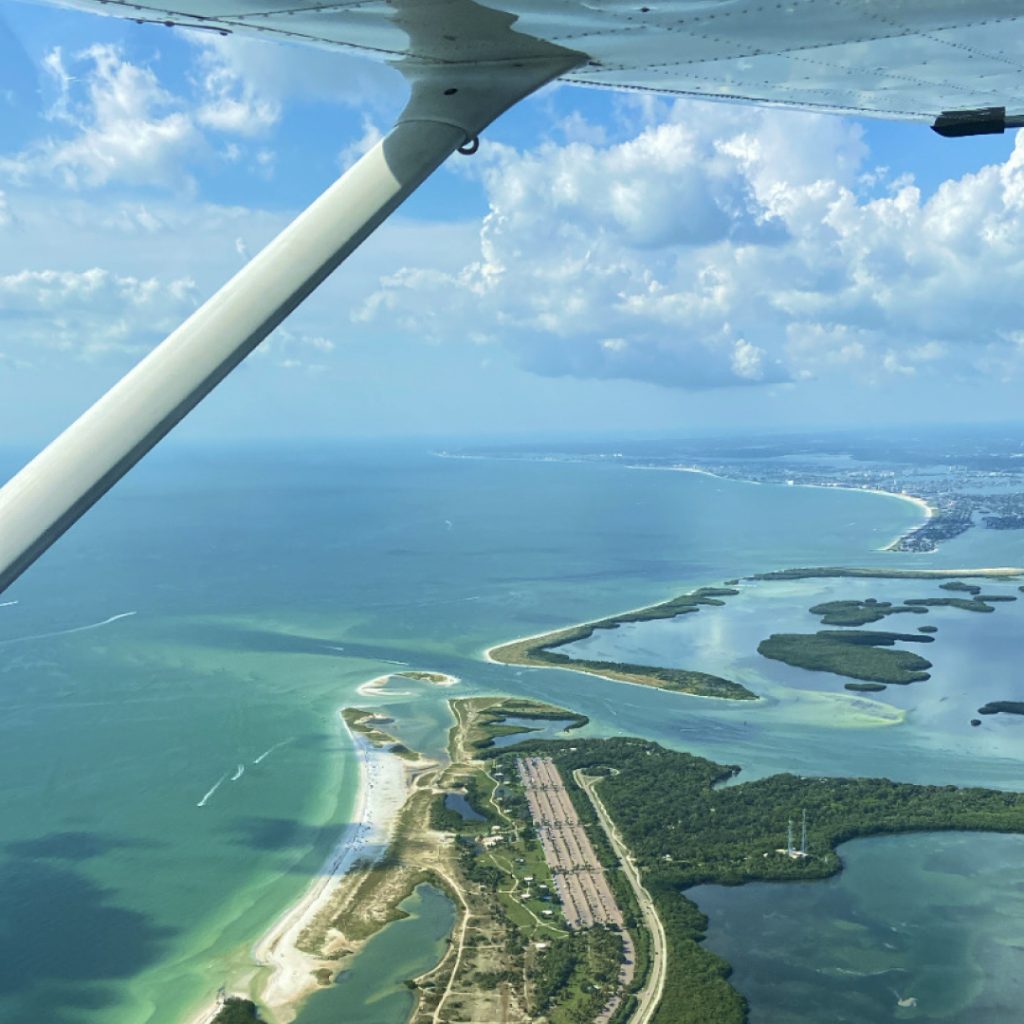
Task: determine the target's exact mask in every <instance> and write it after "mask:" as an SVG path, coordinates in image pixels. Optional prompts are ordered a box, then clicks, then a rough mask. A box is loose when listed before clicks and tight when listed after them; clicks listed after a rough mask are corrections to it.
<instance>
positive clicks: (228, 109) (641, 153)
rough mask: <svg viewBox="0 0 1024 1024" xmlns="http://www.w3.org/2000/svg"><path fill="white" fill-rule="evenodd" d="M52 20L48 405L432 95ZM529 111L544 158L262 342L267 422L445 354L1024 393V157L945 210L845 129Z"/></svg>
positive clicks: (393, 248)
mask: <svg viewBox="0 0 1024 1024" xmlns="http://www.w3.org/2000/svg"><path fill="white" fill-rule="evenodd" d="M29 10H30V9H29V8H26V9H25V11H26V12H27V11H29ZM43 14H44V16H45V19H48V20H47V21H46V22H45V24H46V30H44V29H43V28H42V27H41V26H42V25H43V24H44V22H43V19H41V18H40V17H39V16H38V15H33V14H29V13H25V14H23V15H20V17H21V18H22V19H23V20H22V21H20V22H18V20H17V19H15V23H14V24H13V27H8V29H7V31H6V34H4V33H0V43H2V44H3V46H4V47H6V48H7V49H9V50H11V52H12V54H13V55H14V56H16V57H17V58H18V60H8V61H7V64H6V66H7V67H8V78H9V80H8V81H4V79H3V78H2V77H0V113H3V114H4V116H5V117H7V119H8V120H9V121H10V122H11V124H12V125H14V127H15V129H16V130H14V131H8V132H6V133H5V137H4V138H5V142H4V143H3V144H0V316H2V317H3V321H4V324H5V330H4V332H3V336H2V339H0V392H3V388H4V384H3V379H4V378H6V380H7V384H6V387H7V389H8V391H7V392H4V393H14V391H13V390H12V389H13V388H14V385H12V384H11V381H13V380H15V379H18V380H19V384H18V386H17V392H18V393H19V394H23V395H30V394H31V392H32V390H33V389H34V388H40V389H41V388H44V387H45V385H46V382H47V380H52V378H53V375H54V374H55V373H58V374H66V375H68V376H73V375H75V374H76V372H79V371H76V367H78V368H80V367H83V366H88V367H91V368H92V370H91V371H90V372H91V374H92V376H90V373H85V375H84V378H87V379H89V380H90V381H99V380H100V379H101V378H102V379H103V380H105V381H106V382H108V383H109V381H110V380H112V379H114V378H116V376H118V375H119V374H120V373H122V372H123V371H124V370H125V369H126V368H127V367H128V366H129V365H130V364H131V363H132V362H133V361H134V360H135V359H137V358H138V357H139V356H140V355H141V354H143V353H144V352H145V351H146V350H147V349H148V348H149V347H151V346H152V345H153V344H155V343H156V342H157V341H158V340H159V339H160V338H161V337H162V336H163V335H164V334H165V333H166V332H167V331H168V330H170V329H172V328H173V327H174V326H175V325H176V324H177V323H178V322H180V320H181V319H182V318H183V317H185V316H187V315H188V313H189V312H190V311H191V310H192V309H193V308H195V306H196V305H197V304H198V303H199V302H201V301H202V299H203V298H204V297H205V296H206V295H208V294H210V292H212V291H213V290H214V289H215V288H216V287H217V286H218V285H219V284H220V283H222V282H223V281H224V280H226V279H227V277H229V276H230V274H231V273H232V271H233V270H235V269H236V268H237V267H238V266H240V265H241V263H242V262H244V260H246V259H248V258H249V256H250V255H251V253H252V252H254V251H256V250H258V248H259V247H260V245H262V244H263V243H264V242H265V241H266V240H268V239H269V238H270V237H271V236H272V235H273V233H274V232H275V231H276V230H278V229H279V228H280V227H282V226H283V225H284V223H286V221H287V220H288V219H289V217H290V216H291V215H292V214H293V213H294V212H296V210H297V209H298V207H299V206H300V205H301V203H302V202H303V201H308V199H310V198H312V196H313V194H315V190H309V191H305V192H303V191H302V186H303V185H304V182H302V181H301V179H302V176H303V174H304V173H306V168H305V167H304V166H303V165H309V166H310V167H315V169H316V173H319V174H321V176H322V179H323V180H322V181H321V182H320V186H319V187H322V186H323V185H325V184H326V183H327V182H328V181H329V180H330V176H331V175H332V174H334V173H337V172H338V171H339V170H340V169H342V168H343V167H344V166H345V165H347V164H348V163H350V162H351V161H352V160H353V159H355V158H356V157H357V156H358V154H359V152H361V151H362V150H364V149H365V148H366V147H367V146H369V145H370V144H372V142H373V141H374V140H375V138H377V137H379V132H380V131H381V130H382V129H383V128H384V127H385V126H386V124H387V123H388V119H389V117H390V116H391V114H392V113H393V112H394V111H395V110H397V109H398V107H399V106H400V104H401V101H402V94H403V87H402V85H401V81H400V79H398V78H397V76H396V75H395V74H394V72H392V71H390V70H389V69H387V68H384V67H381V66H379V65H374V64H369V63H365V62H362V61H359V60H355V59H353V58H348V57H339V56H338V55H335V54H329V53H324V52H320V51H315V50H300V49H292V48H290V47H281V46H268V45H260V44H259V43H254V42H249V41H240V40H236V39H220V38H217V39H215V40H212V41H211V40H209V39H205V38H203V39H193V38H191V37H188V36H184V35H182V34H179V33H174V34H171V33H166V34H164V35H163V36H157V35H156V34H155V33H153V32H151V31H150V32H147V33H145V34H144V35H138V34H136V35H132V34H130V29H126V28H124V27H121V26H120V24H119V27H118V28H117V29H116V31H115V30H112V29H111V27H110V23H109V19H95V18H89V17H87V16H82V15H76V14H70V13H64V12H54V11H52V10H45V11H44V12H43ZM90 36H91V38H90ZM11 69H14V70H11ZM30 97H31V101H30V99H29V98H30ZM529 107H530V109H529V111H528V115H529V117H530V118H531V119H532V121H533V128H534V133H533V136H532V137H531V136H530V135H529V134H528V133H526V132H524V131H523V130H522V127H523V122H525V117H524V118H523V121H521V122H518V123H517V122H516V121H515V120H514V118H513V120H512V121H511V122H510V126H509V127H508V128H503V125H501V124H499V125H498V126H496V127H495V129H494V131H493V133H492V134H493V138H491V139H488V140H486V144H485V146H484V147H482V149H481V152H480V154H479V156H478V157H476V158H475V159H473V160H453V161H452V162H450V163H449V165H448V166H447V168H446V169H445V170H444V171H442V172H441V174H440V180H439V181H438V182H437V183H435V184H434V185H432V186H431V189H432V191H428V193H426V196H425V198H424V199H423V200H422V201H421V202H419V204H418V205H417V204H416V202H414V203H413V205H412V208H411V210H410V211H408V212H406V213H405V214H404V215H402V216H400V218H399V219H398V221H396V222H393V223H392V224H391V225H389V226H388V227H387V228H386V229H385V234H384V235H383V236H380V237H379V238H377V239H374V240H373V241H372V242H371V243H370V244H369V245H368V246H366V248H365V250H364V251H362V252H360V253H359V254H358V255H357V257H356V258H355V259H354V260H353V261H352V262H351V263H350V264H349V265H348V266H347V267H346V268H345V269H344V270H343V271H342V272H341V274H340V275H339V276H337V277H336V278H334V279H332V281H331V282H329V283H328V285H326V286H325V288H324V289H323V291H322V292H321V293H320V294H318V296H317V297H315V298H314V300H312V301H311V302H310V303H309V304H308V305H307V306H306V307H304V309H303V310H301V311H300V312H299V313H298V314H297V315H296V316H295V317H294V318H293V320H292V321H290V322H289V324H288V325H286V328H285V329H282V330H280V331H278V332H277V333H276V334H275V336H274V337H272V338H271V339H270V341H269V342H268V343H267V344H266V345H264V346H263V347H262V348H261V350H260V351H259V353H258V354H257V355H256V356H255V357H254V363H255V364H256V366H257V370H256V371H255V372H258V373H260V374H262V375H263V376H262V378H261V380H262V381H263V383H262V385H261V390H260V392H259V394H260V396H261V397H260V400H261V401H265V400H266V397H267V394H268V393H272V392H273V390H274V387H275V385H274V383H273V381H274V375H278V376H281V375H288V374H291V375H292V376H294V374H295V372H296V371H298V372H300V373H301V374H302V375H303V376H304V377H305V378H306V379H311V378H312V377H317V376H318V377H327V378H328V379H331V380H333V381H334V386H335V388H338V387H341V388H344V386H345V385H346V382H348V383H352V382H353V381H354V378H353V376H352V374H353V369H352V367H353V366H355V367H357V368H358V373H361V374H363V375H368V376H372V375H373V374H374V373H377V374H379V375H382V376H387V374H388V373H389V372H391V368H392V367H393V366H394V363H395V361H396V360H399V361H401V360H407V361H408V362H409V363H410V365H411V364H413V363H415V364H416V365H417V367H421V366H423V365H429V361H428V360H425V359H424V353H425V354H427V355H430V356H431V357H432V358H435V359H436V365H437V373H438V375H439V376H447V377H449V378H452V379H455V378H460V374H462V375H463V377H462V378H460V379H463V380H464V384H465V386H470V385H469V383H465V382H469V381H473V382H474V383H473V386H478V385H480V381H482V380H484V379H485V378H484V377H483V376H481V374H483V373H484V371H485V370H486V368H487V367H497V368H499V369H500V370H501V371H502V372H503V373H507V374H509V375H514V376H515V377H516V381H517V382H518V383H517V384H516V387H517V388H519V392H518V393H520V394H521V393H522V388H523V387H524V386H525V385H524V381H527V380H529V379H533V380H535V381H536V380H538V379H552V380H557V381H559V382H562V383H563V384H564V385H565V387H566V388H567V391H566V394H567V395H571V394H574V393H575V392H573V391H572V390H571V388H570V384H569V383H567V382H573V381H575V382H602V385H601V387H600V389H599V393H600V394H601V396H602V400H605V399H606V398H607V396H614V395H615V394H619V393H621V394H622V395H623V396H626V399H627V400H628V401H629V402H641V401H645V400H646V399H645V398H644V396H650V395H651V394H652V393H653V392H660V393H661V397H659V398H657V399H652V401H655V402H662V403H666V402H672V403H676V404H678V401H679V398H678V396H679V395H681V394H683V393H685V394H689V395H691V396H692V395H699V393H700V392H702V391H707V390H709V389H713V390H715V391H717V392H718V393H719V397H720V389H723V388H726V389H734V390H735V393H736V394H742V395H743V396H744V401H747V400H748V398H747V396H752V395H755V394H759V393H763V394H766V395H770V396H771V397H772V400H774V401H775V402H776V403H778V402H779V401H782V402H799V401H801V400H802V399H801V396H813V395H814V394H815V393H817V394H818V395H819V401H820V396H823V395H825V396H827V395H839V394H842V395H845V396H846V398H847V400H851V399H852V397H853V396H855V395H856V394H865V395H871V394H876V395H877V394H896V393H899V389H902V390H903V392H904V393H911V392H908V391H907V389H908V388H911V389H912V388H913V387H915V386H916V387H919V388H924V387H928V386H933V385H934V386H935V387H944V388H947V389H948V388H949V387H950V385H951V382H952V384H962V385H963V386H965V387H974V388H977V387H979V386H981V385H984V386H989V385H992V386H996V385H1001V384H1009V383H1012V382H1014V381H1017V380H1019V379H1020V377H1021V375H1022V371H1024V325H1022V323H1021V319H1020V314H1019V310H1018V299H1017V296H1018V295H1019V294H1020V293H1021V287H1022V284H1024V145H1022V144H1020V143H1018V144H1017V145H1015V146H1013V147H1012V148H1009V147H1007V150H1006V152H1005V154H1004V155H1001V156H1000V157H999V158H998V159H996V160H994V161H989V162H987V163H980V164H979V165H978V166H977V167H975V168H974V169H971V170H967V171H961V172H959V173H955V174H953V175H951V176H950V177H949V178H948V179H947V180H944V181H943V182H942V183H941V184H939V185H938V187H936V188H933V189H926V188H922V187H921V186H920V185H919V184H918V183H917V182H916V180H915V177H914V176H913V174H912V173H907V171H906V170H905V169H903V170H900V171H893V170H890V169H888V168H887V167H885V166H880V163H881V162H882V161H884V159H885V156H886V154H879V153H876V152H872V149H871V146H870V145H869V142H868V140H867V139H866V136H865V130H864V128H863V126H862V125H861V124H859V123H854V122H850V121H847V120H842V119H839V118H832V117H825V116H818V115H803V114H793V113H791V112H781V111H771V110H758V109H750V108H742V107H732V106H724V105H719V104H709V103H697V102H689V101H676V102H668V101H663V100H659V99H650V98H648V99H642V100H638V99H636V98H634V97H631V96H615V95H611V96H609V95H608V94H602V95H601V96H600V98H599V99H595V98H594V97H593V96H591V95H586V96H585V95H584V94H583V93H582V92H581V91H580V90H574V89H569V88H562V89H559V88H552V89H549V90H547V91H546V92H545V93H544V94H542V95H541V96H540V97H538V98H536V99H534V100H531V101H529ZM26 108H30V109H26ZM922 130H923V129H920V128H914V129H908V132H909V131H922ZM910 137H911V136H909V135H908V136H907V138H910ZM912 162H913V161H912V160H911V164H912ZM923 169H924V168H922V170H923ZM310 173H311V174H312V173H313V172H312V171H310ZM460 200H465V201H464V202H460ZM416 353H418V354H416ZM399 376H400V375H399ZM492 379H493V378H492ZM428 383H429V382H428ZM90 386H92V385H90ZM309 386H310V387H315V386H322V385H312V384H310V385H309ZM480 386H482V385H480ZM494 386H495V388H500V374H499V375H498V379H497V380H496V381H495V383H494ZM582 386H583V385H582V384H580V387H582ZM287 387H288V388H289V389H290V390H289V394H290V395H291V397H292V398H293V399H294V398H295V396H296V395H299V394H301V388H302V386H301V385H296V384H295V383H290V384H289V385H287ZM26 388H27V390H26ZM616 389H618V390H616ZM400 391H401V389H400V388H399V392H400ZM544 393H545V394H547V395H550V394H551V393H552V392H551V391H550V390H547V391H545V392H544ZM581 393H582V392H581ZM593 393H595V394H596V393H597V392H593ZM922 393H923V392H922ZM666 394H668V395H675V396H677V397H675V398H671V399H669V398H666V397H665V395H666ZM400 397H401V396H400ZM26 400H27V399H26ZM757 401H764V400H763V399H758V400H757ZM809 401H810V402H811V403H812V404H813V401H814V400H813V398H811V399H809ZM313 404H314V405H315V404H316V403H313ZM697 407H699V399H698V405H697ZM666 408H668V406H667V405H666ZM498 425H499V426H500V424H498Z"/></svg>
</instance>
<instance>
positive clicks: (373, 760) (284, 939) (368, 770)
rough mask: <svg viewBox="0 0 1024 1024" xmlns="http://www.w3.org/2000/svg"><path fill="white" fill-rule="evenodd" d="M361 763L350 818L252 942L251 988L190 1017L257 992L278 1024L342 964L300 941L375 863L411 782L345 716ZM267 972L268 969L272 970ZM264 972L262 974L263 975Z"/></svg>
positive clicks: (204, 1016) (196, 1022)
mask: <svg viewBox="0 0 1024 1024" xmlns="http://www.w3.org/2000/svg"><path fill="white" fill-rule="evenodd" d="M341 710H342V709H340V708H339V709H338V717H339V719H340V720H341V723H342V727H343V728H344V730H345V732H346V733H347V734H348V737H349V739H350V740H351V741H352V745H353V748H354V750H355V752H356V756H357V759H358V764H359V786H358V789H357V791H356V796H355V801H354V803H353V807H352V814H351V817H352V820H351V822H350V823H349V824H348V825H347V826H345V828H344V830H343V832H342V834H341V837H340V838H339V840H338V842H337V843H336V844H335V845H334V847H333V849H332V850H331V853H330V854H329V856H328V857H327V859H326V860H325V861H324V863H323V864H322V866H321V867H320V869H319V871H318V872H317V874H316V877H315V878H314V879H313V881H312V882H311V883H310V885H309V886H308V887H307V889H306V891H305V892H304V893H303V895H302V896H301V897H300V898H299V900H298V901H297V902H295V903H293V904H292V905H291V906H289V907H288V908H287V909H286V910H285V911H284V913H283V914H282V915H281V916H280V917H278V918H277V920H276V921H275V922H274V923H273V924H272V925H271V927H270V928H269V929H268V930H267V931H266V932H265V933H264V934H263V935H262V936H261V937H260V938H259V939H258V940H257V941H256V943H255V944H254V945H253V947H252V967H251V978H248V979H246V982H247V990H239V989H238V987H237V983H236V986H235V988H234V989H232V990H231V991H228V990H227V988H225V990H224V993H223V994H222V995H220V996H218V998H217V1000H216V1001H215V1002H214V1003H213V1004H212V1005H210V1004H207V1005H206V1006H204V1007H203V1009H202V1010H200V1011H199V1013H197V1014H196V1015H195V1016H193V1017H191V1018H189V1021H188V1024H212V1021H213V1020H214V1019H215V1018H216V1016H217V1014H218V1012H219V1011H220V1008H221V1005H222V1003H223V998H224V995H227V996H237V997H239V998H243V999H256V1000H257V1001H258V1002H259V1004H260V1005H261V1007H262V1008H264V1009H265V1010H266V1011H267V1012H268V1013H269V1014H270V1017H271V1020H272V1021H274V1022H275V1024H288V1022H289V1021H292V1020H294V1019H295V1017H296V1015H297V1013H298V1008H299V1005H300V1004H301V1002H302V1001H303V1000H304V999H305V998H306V997H307V996H308V995H309V994H310V993H312V992H314V991H316V990H317V989H318V988H320V987H321V983H320V981H318V979H317V977H316V975H315V973H314V972H316V971H318V970H322V969H328V970H330V971H331V973H332V974H333V973H334V970H335V969H336V967H337V964H336V962H335V961H334V960H330V959H327V958H324V957H320V956H316V955H314V954H311V953H307V952H304V951H303V950H302V949H300V948H299V944H300V941H301V938H302V936H303V934H304V933H305V931H306V930H307V929H308V928H309V927H310V925H311V924H313V922H314V921H315V920H316V919H317V917H318V916H319V915H320V914H321V913H323V912H325V911H326V910H328V908H329V907H330V905H331V901H332V898H333V897H334V895H335V893H336V892H337V890H338V887H339V886H340V885H341V884H342V882H343V881H344V880H345V878H346V877H347V876H348V875H349V873H350V872H351V870H352V868H353V866H354V865H355V863H356V862H357V861H360V862H362V863H366V862H371V863H372V862H374V861H376V860H377V859H379V858H380V857H381V856H382V855H383V853H384V852H385V851H386V849H387V848H388V846H389V844H390V842H391V839H392V832H393V828H394V824H395V821H396V819H397V817H398V813H399V811H400V810H401V808H402V806H403V805H404V804H405V801H406V798H407V796H408V794H409V792H410V789H411V786H410V782H409V778H408V771H407V767H406V765H405V764H404V763H403V761H402V760H401V759H400V758H398V757H397V756H395V755H394V754H392V753H391V752H390V751H388V750H381V749H378V748H376V747H374V746H373V744H372V743H371V742H370V741H369V740H368V739H366V737H364V736H360V735H358V734H357V733H354V732H353V731H352V730H351V729H350V728H349V726H348V724H347V723H346V722H345V721H344V718H342V716H341ZM267 972H269V974H268V973H267ZM261 979H262V980H261Z"/></svg>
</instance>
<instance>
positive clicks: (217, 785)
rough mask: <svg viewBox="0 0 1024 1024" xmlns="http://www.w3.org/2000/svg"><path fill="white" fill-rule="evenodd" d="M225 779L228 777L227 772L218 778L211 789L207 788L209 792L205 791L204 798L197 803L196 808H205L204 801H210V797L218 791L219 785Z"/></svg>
mask: <svg viewBox="0 0 1024 1024" xmlns="http://www.w3.org/2000/svg"><path fill="white" fill-rule="evenodd" d="M227 777H228V773H227V772H225V773H224V774H223V775H222V776H221V777H220V778H219V779H218V780H217V781H216V782H215V783H214V784H213V785H212V786H211V787H210V788H209V790H207V792H206V795H205V796H204V797H203V799H202V800H200V801H199V803H197V804H196V807H205V806H206V801H207V800H209V799H210V797H211V796H213V794H214V793H216V792H217V790H218V789H220V787H221V783H223V781H224V780H225V779H226V778H227Z"/></svg>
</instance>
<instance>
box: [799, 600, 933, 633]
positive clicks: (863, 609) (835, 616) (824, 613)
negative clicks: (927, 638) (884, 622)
mask: <svg viewBox="0 0 1024 1024" xmlns="http://www.w3.org/2000/svg"><path fill="white" fill-rule="evenodd" d="M903 612H911V613H915V614H918V615H927V614H928V609H927V608H920V607H917V606H914V605H911V604H910V603H909V602H908V603H907V604H898V605H894V604H892V602H891V601H876V600H875V599H874V598H873V597H869V598H868V599H867V600H866V601H825V602H824V603H822V604H816V605H814V606H813V607H812V608H811V614H812V615H820V616H821V617H822V618H821V622H822V625H824V626H866V625H868V623H871V622H878V621H879V620H880V619H884V618H885V617H886V616H887V615H898V614H900V613H903Z"/></svg>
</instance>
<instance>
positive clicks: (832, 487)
mask: <svg viewBox="0 0 1024 1024" xmlns="http://www.w3.org/2000/svg"><path fill="white" fill-rule="evenodd" d="M433 454H434V455H435V456H436V457H437V458H440V459H484V460H486V459H495V460H498V461H500V460H501V456H497V455H487V454H470V453H461V452H446V451H440V452H433ZM520 461H524V462H571V463H587V462H589V460H588V459H584V458H574V457H572V456H563V457H560V458H557V459H556V458H545V459H540V458H534V459H530V458H525V459H521V460H520ZM613 464H617V465H618V466H619V467H620V468H622V469H633V470H648V471H651V472H658V473H695V474H696V475H697V476H707V477H711V478H712V479H713V480H724V481H726V482H728V483H743V484H753V485H756V486H772V485H773V486H776V487H786V486H789V487H806V488H812V489H817V490H828V491H849V492H850V493H851V494H877V495H879V496H881V497H886V498H898V499H899V500H900V501H907V502H910V504H912V505H914V506H915V507H916V508H917V509H919V510H920V511H921V512H923V513H924V522H921V523H918V524H917V525H916V526H914V527H911V528H910V529H909V530H904V531H902V532H901V533H899V534H898V535H897V536H896V537H894V538H893V539H892V540H891V541H890V542H889V543H888V544H884V545H882V547H880V548H879V549H878V550H879V551H897V550H899V549H900V545H901V544H902V543H903V542H904V541H906V540H907V538H909V537H910V536H912V535H913V534H914V533H916V532H917V531H918V530H920V529H921V528H922V527H923V526H926V525H927V524H928V523H929V522H930V521H931V520H932V519H934V518H935V516H936V515H937V514H938V510H937V509H936V508H935V507H934V506H932V505H931V504H930V503H929V502H928V501H927V500H925V499H924V498H922V497H920V496H918V495H916V494H909V493H908V492H906V491H887V490H885V489H884V488H881V487H855V486H852V485H850V484H836V483H807V482H804V481H800V482H796V481H789V482H787V483H785V484H781V483H778V482H775V481H764V480H756V479H754V478H753V477H749V476H726V475H725V474H724V473H716V472H715V471H714V470H711V469H705V468H704V467H703V466H696V465H688V466H684V465H677V466H645V465H640V464H636V463H629V462H620V463H613Z"/></svg>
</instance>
